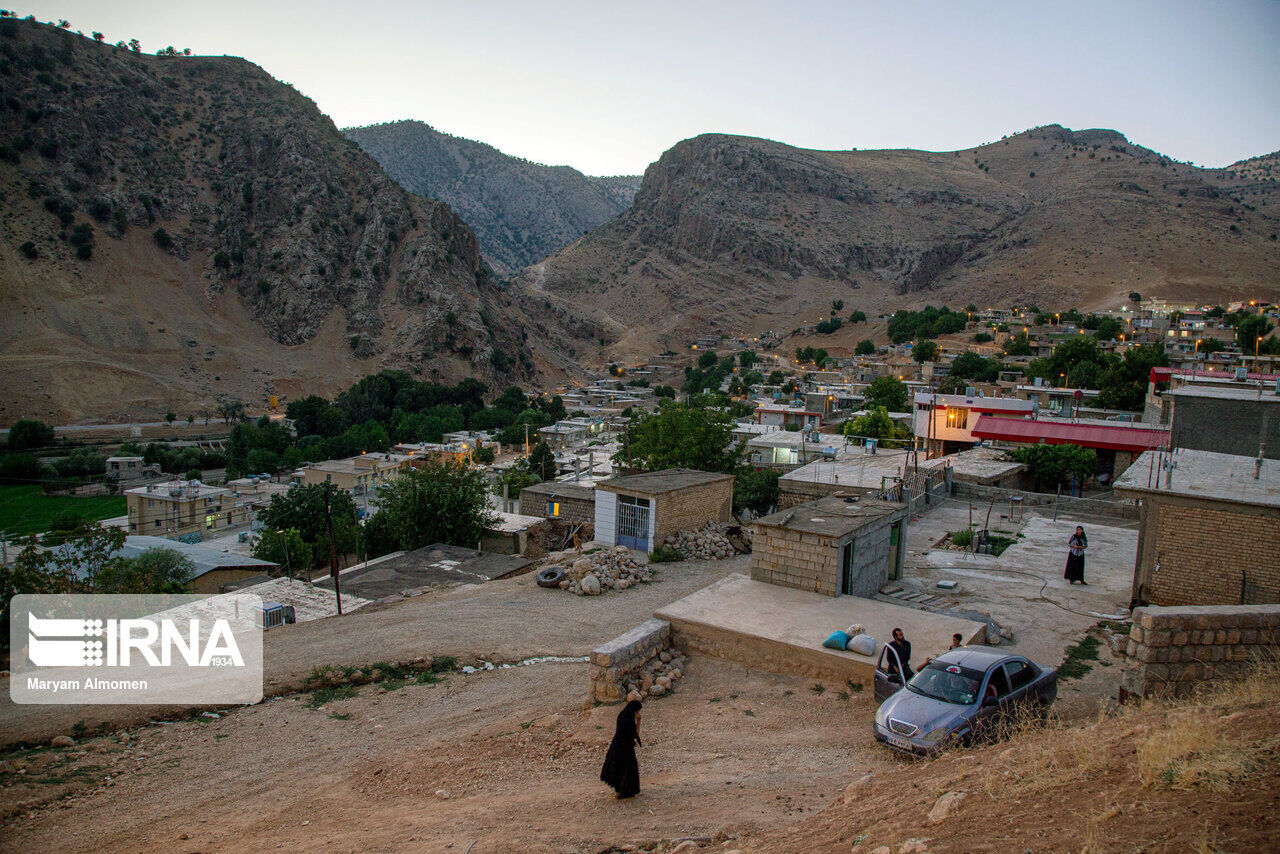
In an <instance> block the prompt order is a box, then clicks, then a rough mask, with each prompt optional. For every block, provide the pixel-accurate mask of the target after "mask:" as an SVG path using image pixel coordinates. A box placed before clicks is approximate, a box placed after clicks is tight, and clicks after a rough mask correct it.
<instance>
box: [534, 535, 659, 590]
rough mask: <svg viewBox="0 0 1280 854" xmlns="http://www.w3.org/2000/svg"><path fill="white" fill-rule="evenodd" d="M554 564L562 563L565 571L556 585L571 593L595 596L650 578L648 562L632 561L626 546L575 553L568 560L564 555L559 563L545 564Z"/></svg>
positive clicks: (647, 580) (650, 572)
mask: <svg viewBox="0 0 1280 854" xmlns="http://www.w3.org/2000/svg"><path fill="white" fill-rule="evenodd" d="M555 565H560V566H563V567H564V571H565V577H564V580H563V581H561V582H560V589H561V590H568V591H569V592H570V593H572V594H574V595H575V596H599V595H600V594H601V593H604V592H606V591H609V590H626V589H627V588H629V587H632V586H634V585H636V584H641V583H646V582H649V581H651V580H653V572H652V570H651V569H650V568H649V566H648V565H645V564H639V563H636V561H635V558H633V557H632V556H631V550H630V549H628V548H627V547H626V546H616V547H614V548H612V549H601V550H600V551H598V552H592V553H591V554H585V555H578V556H576V557H574V558H573V559H572V560H567V559H566V560H565V561H564V562H563V563H560V564H548V566H555Z"/></svg>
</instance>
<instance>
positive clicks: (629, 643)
mask: <svg viewBox="0 0 1280 854" xmlns="http://www.w3.org/2000/svg"><path fill="white" fill-rule="evenodd" d="M670 640H671V624H670V623H668V622H667V621H665V620H646V621H645V622H643V623H641V624H640V625H638V626H636V627H635V628H634V629H632V630H631V631H629V632H627V633H626V634H624V635H619V636H618V637H616V638H614V639H613V640H611V641H609V642H608V643H606V644H603V645H601V646H598V647H596V648H595V649H593V650H591V655H590V660H591V664H590V667H589V668H588V676H589V678H590V680H591V697H592V699H595V700H599V701H600V702H602V703H617V702H620V701H621V700H624V699H626V696H627V692H626V688H625V687H624V685H625V682H626V676H627V674H629V673H631V672H633V671H638V670H640V669H641V668H643V667H644V666H645V665H646V664H648V663H649V661H650V660H651V659H653V658H654V657H655V656H656V655H657V654H658V653H660V652H662V650H663V648H664V647H666V646H667V645H668V642H669V641H670Z"/></svg>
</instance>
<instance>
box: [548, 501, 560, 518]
mask: <svg viewBox="0 0 1280 854" xmlns="http://www.w3.org/2000/svg"><path fill="white" fill-rule="evenodd" d="M547 515H548V516H559V515H560V502H559V501H548V502H547Z"/></svg>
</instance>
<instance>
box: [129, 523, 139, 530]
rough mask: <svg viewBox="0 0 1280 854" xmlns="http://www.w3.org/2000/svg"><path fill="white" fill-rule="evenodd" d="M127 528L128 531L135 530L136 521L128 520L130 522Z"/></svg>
mask: <svg viewBox="0 0 1280 854" xmlns="http://www.w3.org/2000/svg"><path fill="white" fill-rule="evenodd" d="M129 530H130V531H136V530H138V523H137V522H130V523H129Z"/></svg>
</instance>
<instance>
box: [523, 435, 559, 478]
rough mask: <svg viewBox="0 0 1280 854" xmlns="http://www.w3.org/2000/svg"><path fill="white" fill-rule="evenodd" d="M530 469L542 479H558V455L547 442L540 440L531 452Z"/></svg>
mask: <svg viewBox="0 0 1280 854" xmlns="http://www.w3.org/2000/svg"><path fill="white" fill-rule="evenodd" d="M529 471H531V472H533V473H534V474H536V475H537V476H538V477H540V478H541V479H542V480H555V479H556V455H555V452H554V451H552V450H551V446H550V445H548V444H547V443H546V442H543V441H541V440H539V441H538V444H536V445H534V446H533V450H532V451H530V452H529Z"/></svg>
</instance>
